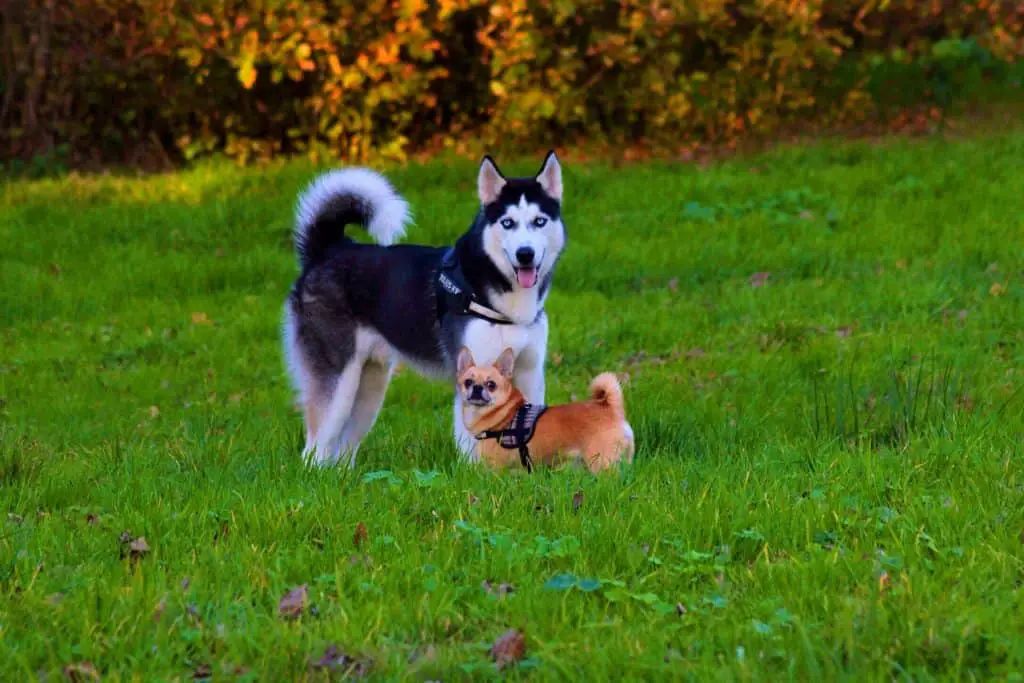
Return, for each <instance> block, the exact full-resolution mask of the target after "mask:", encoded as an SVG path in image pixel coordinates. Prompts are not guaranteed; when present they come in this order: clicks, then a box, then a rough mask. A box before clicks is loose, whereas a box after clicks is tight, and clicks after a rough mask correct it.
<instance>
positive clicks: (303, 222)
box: [295, 168, 410, 270]
mask: <svg viewBox="0 0 1024 683" xmlns="http://www.w3.org/2000/svg"><path fill="white" fill-rule="evenodd" d="M409 220H410V215H409V204H408V203H406V201H405V200H404V199H402V197H401V196H399V194H398V193H397V192H395V189H394V188H393V187H391V183H389V182H388V181H387V179H386V178H384V176H382V175H381V174H379V173H377V172H376V171H371V170H369V169H367V168H346V169H342V170H340V171H331V172H329V173H325V174H323V175H322V176H320V177H319V178H317V179H316V180H314V181H313V182H312V183H310V185H309V187H308V188H306V190H305V192H303V193H302V194H301V195H300V196H299V203H298V206H297V208H296V211H295V249H296V251H297V252H298V254H299V264H300V265H301V266H302V269H303V270H309V269H310V268H312V267H313V266H315V265H317V264H318V263H319V262H320V261H322V260H323V259H324V258H325V257H326V256H327V254H328V253H329V252H330V248H331V247H332V246H333V245H334V244H336V243H338V242H340V241H341V240H343V239H344V238H345V226H346V225H351V224H353V223H356V224H359V225H362V226H363V227H364V228H366V231H367V232H369V233H370V235H371V236H372V237H373V239H374V240H376V241H377V243H378V244H383V245H388V244H392V243H394V242H395V241H396V240H398V239H400V238H401V237H402V235H404V234H405V226H406V223H408V222H409Z"/></svg>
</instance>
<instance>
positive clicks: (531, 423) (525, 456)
mask: <svg viewBox="0 0 1024 683" xmlns="http://www.w3.org/2000/svg"><path fill="white" fill-rule="evenodd" d="M547 409H548V407H547V406H535V405H533V404H532V403H526V404H524V405H523V407H521V408H520V409H519V410H517V411H516V416H515V417H514V418H512V426H510V427H509V428H508V429H494V430H490V431H486V432H482V433H481V434H477V436H476V438H477V441H483V440H484V439H497V441H498V445H499V446H501V447H502V448H509V449H517V450H518V451H519V461H520V462H522V463H523V467H525V468H526V471H527V472H530V473H532V472H533V460H531V459H530V449H529V447H528V446H527V444H529V443H530V439H532V438H533V432H534V430H535V429H536V428H537V420H539V419H540V416H541V415H543V414H544V411H546V410H547Z"/></svg>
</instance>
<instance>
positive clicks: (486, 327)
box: [462, 320, 544, 365]
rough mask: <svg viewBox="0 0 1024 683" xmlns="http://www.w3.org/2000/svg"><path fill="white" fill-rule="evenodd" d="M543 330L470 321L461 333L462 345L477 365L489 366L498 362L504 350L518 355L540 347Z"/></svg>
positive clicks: (538, 327) (537, 325) (533, 327)
mask: <svg viewBox="0 0 1024 683" xmlns="http://www.w3.org/2000/svg"><path fill="white" fill-rule="evenodd" d="M543 343H544V328H543V326H542V325H540V324H539V323H534V324H533V325H529V326H527V325H495V324H493V323H489V322H487V321H486V320H471V321H470V322H469V324H468V325H466V328H465V330H464V332H463V336H462V344H463V345H464V346H466V347H467V348H468V349H469V351H470V353H472V354H473V359H474V360H475V361H476V362H477V364H479V365H490V364H492V363H494V361H496V360H498V356H500V355H501V352H502V351H504V350H505V349H508V348H511V349H512V352H513V353H514V354H515V355H516V357H519V355H520V354H521V353H522V352H523V350H524V349H526V348H531V347H537V346H542V345H543Z"/></svg>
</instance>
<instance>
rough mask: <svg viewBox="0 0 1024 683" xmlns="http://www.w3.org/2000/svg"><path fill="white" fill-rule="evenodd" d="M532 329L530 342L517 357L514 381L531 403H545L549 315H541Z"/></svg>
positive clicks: (513, 371)
mask: <svg viewBox="0 0 1024 683" xmlns="http://www.w3.org/2000/svg"><path fill="white" fill-rule="evenodd" d="M535 325H536V329H535V330H531V331H530V332H531V334H530V342H529V343H528V344H527V345H526V347H524V348H523V350H522V351H521V352H520V353H519V356H518V357H517V358H516V364H515V368H514V369H513V370H512V383H513V384H514V385H515V386H516V388H517V389H519V391H521V392H523V396H525V397H526V400H527V401H529V402H530V403H536V404H543V403H544V359H545V358H546V357H547V353H548V317H547V315H546V314H544V315H541V317H540V320H538V321H537V322H536V323H535Z"/></svg>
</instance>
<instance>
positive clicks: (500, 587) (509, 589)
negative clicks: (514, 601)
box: [481, 579, 516, 598]
mask: <svg viewBox="0 0 1024 683" xmlns="http://www.w3.org/2000/svg"><path fill="white" fill-rule="evenodd" d="M481 587H482V588H483V589H484V592H485V593H487V594H488V595H494V596H497V597H499V598H503V597H505V596H506V595H508V594H509V593H515V592H516V587H515V586H513V585H512V584H510V583H499V584H495V583H494V582H493V581H491V580H490V579H487V580H485V581H484V582H483V583H482V584H481Z"/></svg>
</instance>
